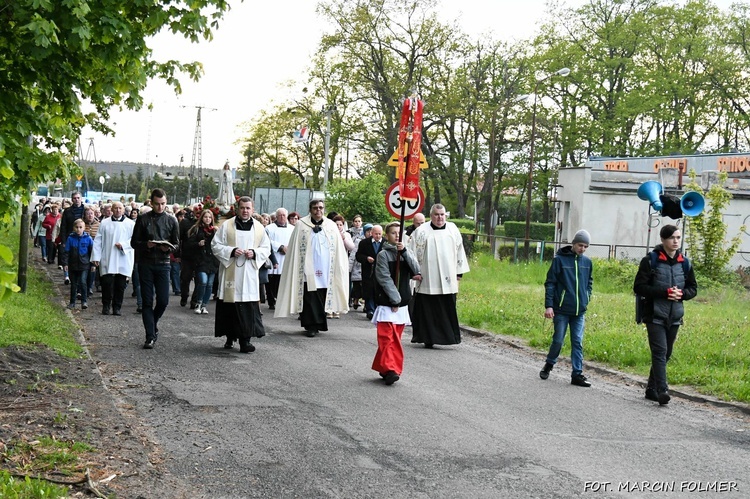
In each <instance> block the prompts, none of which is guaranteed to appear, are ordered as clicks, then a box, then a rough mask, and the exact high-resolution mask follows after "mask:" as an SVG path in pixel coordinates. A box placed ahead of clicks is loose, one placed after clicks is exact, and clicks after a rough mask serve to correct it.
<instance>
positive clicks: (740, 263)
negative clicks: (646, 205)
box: [470, 234, 750, 271]
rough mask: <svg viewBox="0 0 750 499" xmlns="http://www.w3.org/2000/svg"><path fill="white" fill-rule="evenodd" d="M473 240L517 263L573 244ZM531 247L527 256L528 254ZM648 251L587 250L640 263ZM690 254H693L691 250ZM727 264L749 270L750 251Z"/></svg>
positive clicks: (547, 258)
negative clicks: (487, 245) (485, 244)
mask: <svg viewBox="0 0 750 499" xmlns="http://www.w3.org/2000/svg"><path fill="white" fill-rule="evenodd" d="M470 239H471V240H472V241H477V242H482V243H487V242H488V243H489V244H490V247H491V249H492V253H493V254H494V255H495V258H498V259H501V258H509V259H511V260H512V261H513V262H514V263H519V262H525V261H529V260H530V261H537V262H544V261H550V260H552V258H553V257H554V256H555V253H556V252H557V250H559V249H560V248H562V247H563V246H568V245H570V243H569V242H562V241H542V240H529V241H528V246H527V244H526V240H525V239H521V238H514V237H504V236H488V235H487V234H476V235H473V237H470ZM527 248H528V255H529V256H528V257H527V256H526V255H527ZM647 253H648V248H647V247H646V246H631V245H621V244H616V245H610V244H590V245H589V249H588V250H587V251H586V256H588V257H590V258H600V259H604V260H630V261H632V262H635V263H638V262H640V260H641V258H643V257H644V256H645V255H646V254H647ZM688 256H690V254H689V253H688ZM728 267H729V268H730V269H733V270H736V269H738V268H740V267H742V268H743V269H745V270H746V271H750V252H748V251H739V252H737V253H735V254H734V256H732V258H731V259H730V260H729V265H728Z"/></svg>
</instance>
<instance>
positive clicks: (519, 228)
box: [503, 222, 555, 241]
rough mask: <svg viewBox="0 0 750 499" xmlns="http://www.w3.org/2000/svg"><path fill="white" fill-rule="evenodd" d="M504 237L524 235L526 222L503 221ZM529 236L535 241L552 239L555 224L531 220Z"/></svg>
mask: <svg viewBox="0 0 750 499" xmlns="http://www.w3.org/2000/svg"><path fill="white" fill-rule="evenodd" d="M503 227H504V228H505V237H515V238H523V237H526V222H505V223H504V224H503ZM529 238H531V239H533V240H536V241H554V238H555V224H543V223H538V222H532V223H531V226H530V227H529Z"/></svg>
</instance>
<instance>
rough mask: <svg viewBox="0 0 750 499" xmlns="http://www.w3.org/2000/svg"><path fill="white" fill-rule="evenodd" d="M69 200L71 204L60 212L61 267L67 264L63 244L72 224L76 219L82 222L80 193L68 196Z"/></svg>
mask: <svg viewBox="0 0 750 499" xmlns="http://www.w3.org/2000/svg"><path fill="white" fill-rule="evenodd" d="M70 200H71V201H72V202H73V204H71V205H70V206H69V207H67V208H65V210H64V211H63V212H62V218H61V219H60V245H61V246H60V249H61V250H62V251H61V254H60V260H61V262H62V265H67V264H68V253H67V252H66V251H65V242H66V241H67V240H68V236H70V234H71V233H72V232H73V222H75V221H76V220H78V219H81V220H83V212H84V206H83V197H82V196H81V193H80V192H77V191H76V192H74V193H73V194H72V195H71V196H70Z"/></svg>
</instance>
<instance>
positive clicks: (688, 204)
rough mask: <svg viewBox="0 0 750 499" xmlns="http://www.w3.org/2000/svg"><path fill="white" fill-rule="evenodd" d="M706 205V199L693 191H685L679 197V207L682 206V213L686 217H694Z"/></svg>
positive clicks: (701, 211)
mask: <svg viewBox="0 0 750 499" xmlns="http://www.w3.org/2000/svg"><path fill="white" fill-rule="evenodd" d="M705 207H706V200H705V199H704V198H703V196H701V195H700V193H698V192H695V191H690V192H686V193H685V194H684V195H683V196H682V197H681V198H680V208H682V214H683V215H686V216H688V217H695V216H698V215H700V214H701V213H703V208H705Z"/></svg>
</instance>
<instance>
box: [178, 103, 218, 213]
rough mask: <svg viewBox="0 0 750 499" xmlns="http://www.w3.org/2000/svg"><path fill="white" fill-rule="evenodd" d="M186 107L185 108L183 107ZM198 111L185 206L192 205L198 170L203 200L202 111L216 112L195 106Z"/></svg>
mask: <svg viewBox="0 0 750 499" xmlns="http://www.w3.org/2000/svg"><path fill="white" fill-rule="evenodd" d="M183 107H185V106H183ZM194 107H195V108H196V109H197V110H198V115H197V117H196V119H195V134H194V136H193V159H192V160H191V161H190V175H189V176H188V194H187V201H185V204H190V200H191V198H192V194H193V179H195V170H196V169H198V175H199V177H198V199H202V198H203V195H202V194H203V193H202V192H201V187H202V183H203V149H202V147H203V146H202V144H201V142H202V140H201V111H202V110H203V109H208V110H209V111H216V109H215V108H207V107H206V106H194Z"/></svg>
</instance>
